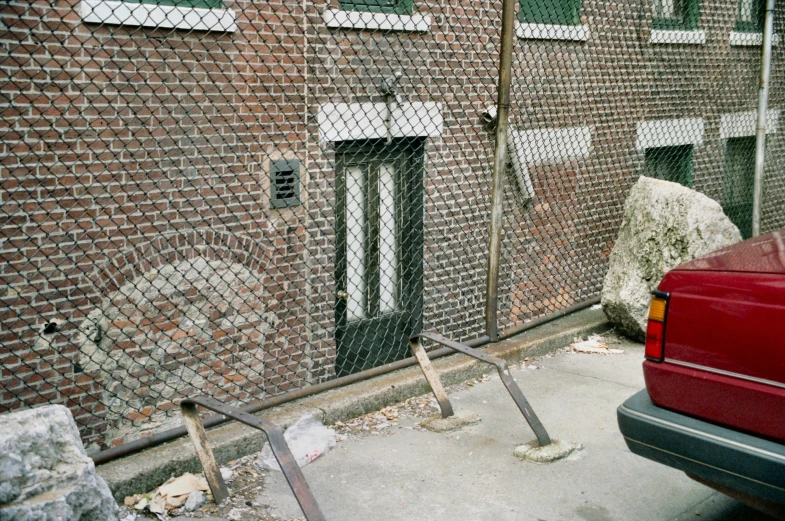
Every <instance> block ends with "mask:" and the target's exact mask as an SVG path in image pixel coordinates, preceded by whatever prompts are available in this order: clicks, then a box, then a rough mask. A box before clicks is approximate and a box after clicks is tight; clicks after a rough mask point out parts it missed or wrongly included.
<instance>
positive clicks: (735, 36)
mask: <svg viewBox="0 0 785 521" xmlns="http://www.w3.org/2000/svg"><path fill="white" fill-rule="evenodd" d="M728 41H729V42H730V44H731V45H733V46H737V47H760V46H761V45H763V33H742V32H739V31H731V33H730V36H729V37H728ZM779 43H780V35H779V34H773V35H772V36H771V44H772V45H775V46H776V45H778V44H779Z"/></svg>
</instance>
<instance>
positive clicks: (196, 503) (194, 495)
mask: <svg viewBox="0 0 785 521" xmlns="http://www.w3.org/2000/svg"><path fill="white" fill-rule="evenodd" d="M205 503H207V496H206V495H205V493H204V492H202V491H201V490H194V491H193V492H191V493H190V494H188V499H186V500H185V505H184V506H183V508H184V509H185V510H186V511H188V512H194V511H195V510H197V509H198V508H199V507H201V506H202V505H204V504H205Z"/></svg>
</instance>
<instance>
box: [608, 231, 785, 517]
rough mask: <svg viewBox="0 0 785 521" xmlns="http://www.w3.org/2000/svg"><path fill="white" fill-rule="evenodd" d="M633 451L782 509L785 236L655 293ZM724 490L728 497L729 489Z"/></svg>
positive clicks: (729, 254)
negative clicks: (643, 386) (779, 506)
mask: <svg viewBox="0 0 785 521" xmlns="http://www.w3.org/2000/svg"><path fill="white" fill-rule="evenodd" d="M643 371H644V377H645V381H646V390H645V391H642V392H641V393H639V394H638V395H635V396H633V397H632V398H630V399H629V400H628V401H627V402H625V404H624V405H622V406H621V407H620V408H619V426H620V428H621V431H622V433H623V434H624V436H625V440H626V442H627V445H628V446H629V447H630V449H631V450H632V451H633V452H635V453H637V454H640V455H642V456H645V457H647V458H650V459H654V460H655V461H659V462H661V463H664V464H666V465H670V466H673V467H676V468H678V469H680V470H683V471H685V472H687V473H688V474H690V475H692V476H694V477H697V478H699V479H700V480H703V481H705V482H708V483H709V484H712V486H715V487H716V488H719V489H721V490H723V491H726V492H727V491H735V492H738V494H741V496H739V497H740V498H741V499H745V497H746V499H747V500H748V502H749V499H750V498H758V499H760V500H761V501H764V502H767V503H772V504H785V234H783V233H782V232H779V233H775V234H770V235H767V236H763V237H759V238H756V239H753V240H750V241H745V242H743V243H740V244H737V245H734V246H731V247H729V248H725V249H723V250H720V251H718V252H715V253H713V254H711V255H709V256H706V257H703V258H701V259H697V260H695V261H691V262H689V263H687V264H684V265H682V266H679V267H678V268H676V269H675V270H672V271H671V272H669V273H668V274H667V275H666V276H665V277H664V278H663V280H662V282H661V283H660V285H659V286H658V289H657V291H655V292H654V294H653V297H652V303H651V306H650V311H649V323H648V330H647V335H646V360H645V361H644V364H643ZM724 489H726V490H724Z"/></svg>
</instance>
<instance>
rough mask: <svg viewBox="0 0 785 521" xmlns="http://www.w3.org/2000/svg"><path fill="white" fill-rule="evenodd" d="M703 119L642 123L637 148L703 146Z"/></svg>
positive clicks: (639, 127)
mask: <svg viewBox="0 0 785 521" xmlns="http://www.w3.org/2000/svg"><path fill="white" fill-rule="evenodd" d="M703 128H704V123H703V118H684V119H661V120H658V121H641V122H640V123H638V130H637V132H636V140H635V148H636V149H638V150H646V149H647V148H660V147H677V146H680V145H702V144H703Z"/></svg>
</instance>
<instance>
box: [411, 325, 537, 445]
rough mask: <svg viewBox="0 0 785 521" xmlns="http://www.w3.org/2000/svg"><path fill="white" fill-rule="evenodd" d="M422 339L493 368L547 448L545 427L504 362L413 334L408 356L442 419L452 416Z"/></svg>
mask: <svg viewBox="0 0 785 521" xmlns="http://www.w3.org/2000/svg"><path fill="white" fill-rule="evenodd" d="M423 338H427V339H428V340H431V341H433V342H436V343H437V344H440V345H443V346H444V347H446V348H448V349H452V350H453V351H456V352H458V353H463V354H465V355H466V356H470V357H472V358H474V359H476V360H479V361H480V362H485V363H486V364H491V365H493V366H495V367H496V370H497V371H498V372H499V376H500V377H501V380H502V383H503V384H504V387H506V388H507V392H509V393H510V396H512V399H513V400H514V401H515V405H517V406H518V409H520V411H521V413H522V414H523V417H524V418H526V422H527V423H528V424H529V426H530V427H531V428H532V430H533V431H534V434H535V435H536V436H537V441H538V442H539V443H540V446H541V447H544V446H545V445H550V443H551V437H550V436H548V432H547V431H546V430H545V427H543V425H542V423H541V422H540V419H539V418H537V415H536V414H535V413H534V409H532V408H531V405H529V402H528V401H527V400H526V397H525V396H524V395H523V392H521V389H520V388H519V387H518V384H516V383H515V380H513V378H512V375H511V374H510V370H509V368H508V367H507V362H505V361H504V360H502V359H501V358H496V357H495V356H491V355H489V354H486V353H483V352H482V351H477V350H475V349H473V348H471V347H469V346H467V345H464V344H461V343H458V342H455V341H454V340H450V339H449V338H446V337H444V336H442V335H440V334H438V333H420V334H419V335H415V336H413V337H411V338H410V339H409V347H410V348H411V350H412V354H413V355H414V357H415V358H416V359H417V362H418V363H419V364H420V368H421V369H422V372H423V374H424V375H425V379H426V380H427V381H428V384H429V385H430V386H431V390H432V391H433V394H434V396H436V401H437V402H438V403H439V408H440V409H441V411H442V418H448V417H450V416H452V415H453V414H455V413H454V412H453V408H452V404H451V403H450V398H449V397H448V396H447V393H446V392H445V390H444V387H443V386H442V382H441V381H440V380H439V375H438V374H437V373H436V370H435V369H434V368H433V364H431V360H430V359H429V358H428V354H427V353H426V352H425V349H424V348H423V346H422V342H421V340H422V339H423Z"/></svg>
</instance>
